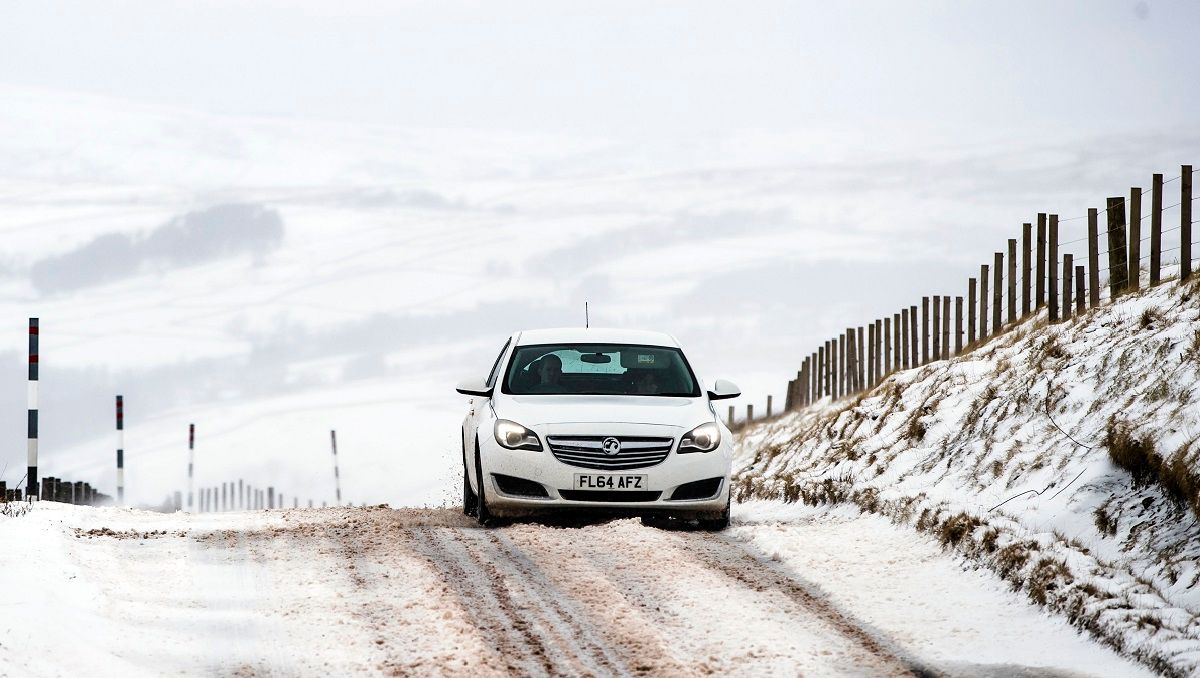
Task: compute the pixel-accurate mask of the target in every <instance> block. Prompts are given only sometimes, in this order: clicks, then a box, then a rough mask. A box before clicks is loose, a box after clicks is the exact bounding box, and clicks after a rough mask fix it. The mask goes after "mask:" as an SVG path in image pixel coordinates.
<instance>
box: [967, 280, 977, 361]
mask: <svg viewBox="0 0 1200 678" xmlns="http://www.w3.org/2000/svg"><path fill="white" fill-rule="evenodd" d="M978 283H979V281H978V280H976V279H975V278H971V279H970V280H967V346H973V345H974V344H975V327H976V325H975V301H976V296H977V295H976V288H977V286H978Z"/></svg>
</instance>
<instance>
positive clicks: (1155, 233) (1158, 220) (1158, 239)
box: [1150, 174, 1163, 287]
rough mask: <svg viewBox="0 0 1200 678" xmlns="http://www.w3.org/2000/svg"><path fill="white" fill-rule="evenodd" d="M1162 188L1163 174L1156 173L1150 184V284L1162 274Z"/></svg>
mask: <svg viewBox="0 0 1200 678" xmlns="http://www.w3.org/2000/svg"><path fill="white" fill-rule="evenodd" d="M1162 190H1163V175H1161V174H1155V175H1154V180H1153V181H1152V182H1151V184H1150V286H1151V287H1153V286H1154V285H1157V284H1158V281H1159V278H1160V277H1161V275H1162V213H1163V208H1162Z"/></svg>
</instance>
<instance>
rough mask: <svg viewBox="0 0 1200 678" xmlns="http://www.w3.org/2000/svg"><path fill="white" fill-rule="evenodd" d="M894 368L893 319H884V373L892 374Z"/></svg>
mask: <svg viewBox="0 0 1200 678" xmlns="http://www.w3.org/2000/svg"><path fill="white" fill-rule="evenodd" d="M893 369H894V368H893V367H892V318H891V316H884V318H883V373H884V374H890V373H891V372H892V370H893Z"/></svg>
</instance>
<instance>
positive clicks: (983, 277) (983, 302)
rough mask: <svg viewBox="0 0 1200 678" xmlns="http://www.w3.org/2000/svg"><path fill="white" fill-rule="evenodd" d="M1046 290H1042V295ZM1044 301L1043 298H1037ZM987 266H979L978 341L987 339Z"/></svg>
mask: <svg viewBox="0 0 1200 678" xmlns="http://www.w3.org/2000/svg"><path fill="white" fill-rule="evenodd" d="M1045 292H1046V290H1045V289H1044V288H1043V289H1042V293H1043V294H1045ZM1039 299H1040V300H1042V301H1044V300H1045V297H1039ZM987 325H988V265H987V264H981V265H980V266H979V341H983V340H985V339H987V337H988V326H987Z"/></svg>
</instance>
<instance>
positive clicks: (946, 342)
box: [942, 296, 950, 360]
mask: <svg viewBox="0 0 1200 678" xmlns="http://www.w3.org/2000/svg"><path fill="white" fill-rule="evenodd" d="M949 359H950V297H948V296H944V297H942V360H949Z"/></svg>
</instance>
